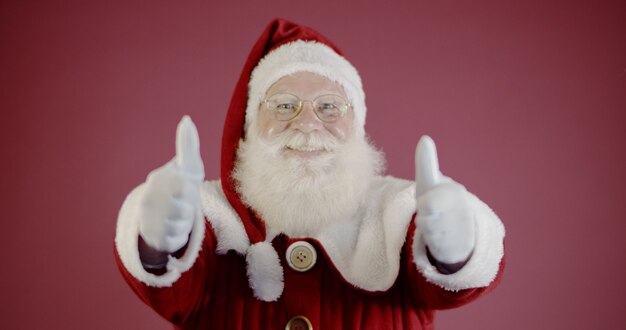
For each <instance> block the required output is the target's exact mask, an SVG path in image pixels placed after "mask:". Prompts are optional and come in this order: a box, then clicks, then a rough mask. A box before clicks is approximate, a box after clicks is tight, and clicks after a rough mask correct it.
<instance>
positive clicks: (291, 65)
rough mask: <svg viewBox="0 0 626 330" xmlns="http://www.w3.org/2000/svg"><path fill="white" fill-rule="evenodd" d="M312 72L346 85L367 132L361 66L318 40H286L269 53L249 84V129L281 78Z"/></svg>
mask: <svg viewBox="0 0 626 330" xmlns="http://www.w3.org/2000/svg"><path fill="white" fill-rule="evenodd" d="M303 71H306V72H312V73H316V74H319V75H321V76H324V77H326V78H328V79H330V80H332V81H335V82H337V83H339V84H340V85H341V86H343V88H344V90H345V92H346V95H347V96H348V98H349V102H350V103H351V104H352V108H353V111H354V115H355V122H354V126H355V129H356V131H357V132H359V133H361V135H363V134H364V126H365V113H366V108H365V93H364V92H363V86H362V84H361V77H360V76H359V73H358V72H357V70H356V69H355V68H354V66H352V64H350V62H348V61H347V60H346V59H345V58H344V57H342V56H341V55H339V54H337V53H336V52H335V51H334V50H332V48H330V47H328V46H326V45H325V44H322V43H319V42H315V41H303V40H297V41H294V42H290V43H286V44H284V45H282V46H280V47H278V48H276V49H275V50H273V51H271V52H270V53H269V54H267V55H265V57H263V58H262V59H261V60H260V61H259V64H257V66H256V67H255V68H254V70H253V71H252V74H251V77H250V82H249V84H248V90H249V94H248V105H247V108H246V125H245V128H246V130H247V129H248V126H249V125H250V124H251V123H253V122H254V120H255V119H256V116H257V112H258V110H259V104H260V103H261V101H262V100H263V99H264V97H265V93H266V92H267V90H268V89H269V88H270V87H271V86H272V85H273V84H274V83H275V82H276V81H278V80H279V79H280V78H282V77H284V76H288V75H290V74H294V73H296V72H303Z"/></svg>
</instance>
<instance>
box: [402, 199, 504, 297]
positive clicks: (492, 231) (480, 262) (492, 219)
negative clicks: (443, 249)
mask: <svg viewBox="0 0 626 330" xmlns="http://www.w3.org/2000/svg"><path fill="white" fill-rule="evenodd" d="M468 198H469V201H470V203H471V205H472V207H474V208H475V214H476V242H475V245H474V253H473V254H472V257H471V258H470V260H469V261H468V262H467V264H465V266H464V267H463V268H462V269H461V270H459V271H458V272H456V273H454V274H450V275H445V274H441V273H439V272H438V271H437V269H436V268H435V266H433V265H431V264H430V262H429V261H428V257H427V255H426V246H425V244H424V241H423V239H422V235H421V234H420V232H419V228H417V229H416V230H415V238H414V240H413V247H412V248H413V258H414V262H415V265H416V266H417V269H418V270H419V271H420V273H422V275H424V277H426V280H428V281H429V282H431V283H434V284H437V285H439V286H441V287H442V288H444V289H446V290H449V291H459V290H464V289H470V288H480V287H486V286H488V285H489V284H490V283H491V282H492V281H493V280H494V279H495V278H496V275H497V274H498V269H499V267H500V261H501V260H502V257H503V256H504V241H503V240H504V235H505V232H504V225H503V224H502V222H501V221H500V219H499V218H498V216H496V214H495V213H494V212H493V211H492V210H491V209H490V208H489V207H488V206H487V205H486V204H485V203H483V202H482V201H481V200H479V199H478V198H477V197H476V196H474V195H473V194H469V197H468Z"/></svg>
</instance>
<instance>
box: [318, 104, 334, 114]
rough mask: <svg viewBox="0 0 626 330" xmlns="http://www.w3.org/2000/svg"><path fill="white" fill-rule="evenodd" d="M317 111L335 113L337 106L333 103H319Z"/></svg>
mask: <svg viewBox="0 0 626 330" xmlns="http://www.w3.org/2000/svg"><path fill="white" fill-rule="evenodd" d="M317 110H318V111H320V112H334V111H337V110H338V109H337V106H336V105H335V104H333V103H327V102H325V103H319V104H318V105H317Z"/></svg>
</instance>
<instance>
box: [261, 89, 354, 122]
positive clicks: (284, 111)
mask: <svg viewBox="0 0 626 330" xmlns="http://www.w3.org/2000/svg"><path fill="white" fill-rule="evenodd" d="M306 102H309V103H311V105H312V106H313V111H314V112H315V115H316V116H317V118H319V119H320V120H321V121H323V122H327V123H332V122H334V121H337V120H338V119H339V118H341V117H343V116H344V114H345V113H346V112H347V111H348V108H349V107H350V106H351V105H350V103H349V102H348V101H346V100H345V99H344V98H343V97H341V96H339V95H335V94H325V95H320V96H318V97H316V98H314V99H313V100H301V99H300V98H299V97H297V96H295V95H293V94H289V93H279V94H274V95H272V96H270V97H268V98H267V99H265V100H263V104H265V106H266V107H267V109H268V110H270V111H271V112H272V114H273V115H274V118H276V119H277V120H280V121H288V120H291V119H293V118H296V117H297V116H298V115H299V114H300V112H302V109H303V108H304V103H306Z"/></svg>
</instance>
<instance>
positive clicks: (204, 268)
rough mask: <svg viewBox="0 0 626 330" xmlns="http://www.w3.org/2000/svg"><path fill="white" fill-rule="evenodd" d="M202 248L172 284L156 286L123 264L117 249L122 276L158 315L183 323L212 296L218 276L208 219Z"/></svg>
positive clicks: (213, 239) (214, 240)
mask: <svg viewBox="0 0 626 330" xmlns="http://www.w3.org/2000/svg"><path fill="white" fill-rule="evenodd" d="M205 226H206V230H205V235H204V240H203V242H202V245H201V250H200V252H199V254H198V257H197V259H196V260H195V262H194V264H193V266H192V267H191V268H190V269H189V270H187V271H185V272H183V273H182V274H181V275H180V277H179V278H178V279H177V280H176V281H174V282H173V283H172V284H171V285H170V286H164V287H156V286H154V285H148V284H146V283H144V282H141V281H139V280H138V279H136V278H135V277H134V276H133V275H132V274H130V273H129V272H128V270H127V269H126V268H125V267H124V265H123V264H122V261H121V259H120V256H119V253H118V251H117V250H116V251H115V261H116V263H117V266H118V268H119V270H120V272H121V273H122V276H123V277H124V279H125V280H126V282H127V283H128V285H129V286H130V288H131V289H132V290H133V292H135V294H137V296H138V297H139V298H140V299H141V300H142V301H143V302H144V303H146V304H147V305H148V306H150V307H151V308H152V309H154V310H155V311H156V312H157V313H159V315H161V316H162V317H164V318H165V319H167V320H168V321H170V322H172V323H174V324H181V323H182V322H184V321H185V320H186V319H187V318H188V317H189V315H191V314H193V313H194V312H195V311H197V310H198V309H199V308H200V306H201V305H202V304H203V303H204V302H206V300H207V299H210V294H211V291H212V287H213V284H214V279H215V276H214V274H215V272H214V269H215V266H216V262H217V257H216V255H215V252H214V251H215V245H216V238H215V234H214V232H213V229H212V228H211V226H210V225H209V223H208V221H205Z"/></svg>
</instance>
